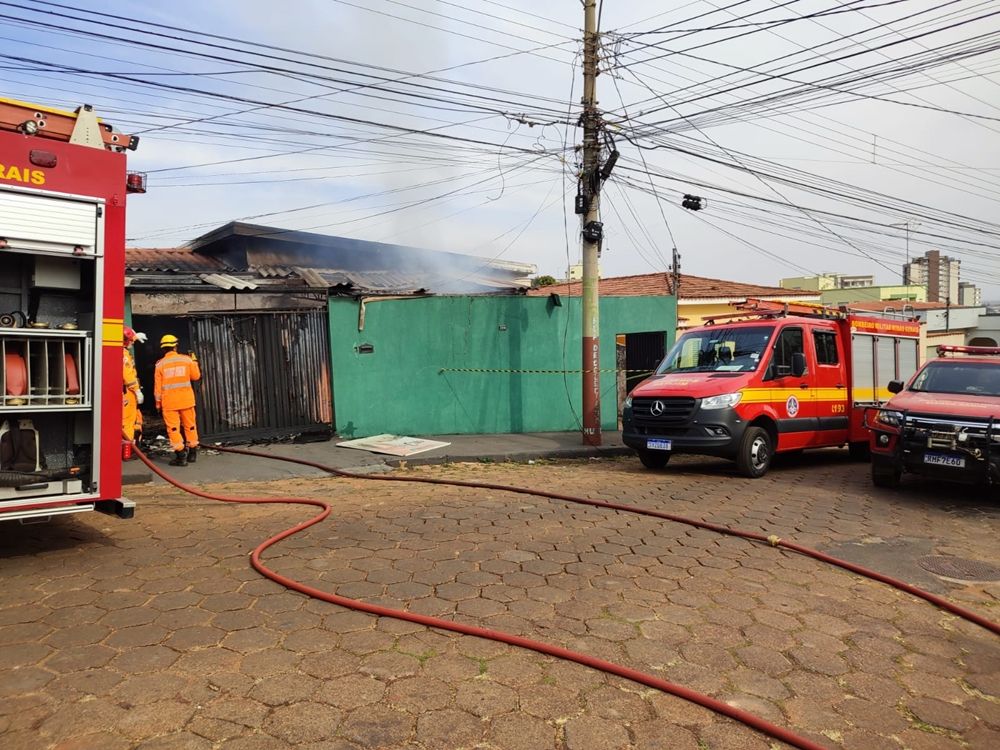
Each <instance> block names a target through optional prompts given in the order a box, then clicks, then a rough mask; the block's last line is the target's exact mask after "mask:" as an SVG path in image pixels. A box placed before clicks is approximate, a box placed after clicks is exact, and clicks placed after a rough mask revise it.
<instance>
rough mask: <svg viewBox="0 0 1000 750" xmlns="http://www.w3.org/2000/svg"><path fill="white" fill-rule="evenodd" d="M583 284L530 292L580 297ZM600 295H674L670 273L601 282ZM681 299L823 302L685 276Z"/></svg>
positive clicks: (814, 295) (792, 292) (809, 295)
mask: <svg viewBox="0 0 1000 750" xmlns="http://www.w3.org/2000/svg"><path fill="white" fill-rule="evenodd" d="M582 289H583V283H582V282H579V281H573V282H569V283H563V284H554V285H552V286H544V287H539V288H537V289H532V290H530V291H529V292H528V294H529V295H532V296H536V297H539V296H547V295H549V294H551V293H552V292H555V293H556V294H561V295H565V296H567V297H575V296H579V295H580V294H581V292H582ZM599 293H600V295H601V296H602V297H655V296H660V295H667V294H670V293H671V278H670V274H669V273H647V274H641V275H638V276H615V277H612V278H608V279H601V280H600V286H599ZM680 296H681V299H682V300H685V299H745V298H746V297H768V298H771V297H779V298H786V299H796V300H809V299H815V300H818V299H819V293H818V292H803V291H802V290H800V289H782V288H781V287H775V286H762V285H760V284H746V283H744V282H742V281H726V280H724V279H710V278H706V277H704V276H691V275H689V274H681V295H680Z"/></svg>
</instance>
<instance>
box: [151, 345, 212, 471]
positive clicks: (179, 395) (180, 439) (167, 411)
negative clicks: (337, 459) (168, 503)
mask: <svg viewBox="0 0 1000 750" xmlns="http://www.w3.org/2000/svg"><path fill="white" fill-rule="evenodd" d="M177 344H178V340H177V337H176V336H174V335H172V334H169V333H168V334H167V335H166V336H164V337H163V338H161V339H160V349H162V350H163V357H162V358H161V359H160V361H159V362H157V363H156V377H155V383H156V384H155V386H154V388H153V396H154V398H155V399H156V408H157V410H158V411H162V412H163V421H164V423H165V424H166V426H167V437H168V438H169V439H170V447H171V448H173V451H174V457H173V458H172V459H171V460H170V465H171V466H186V465H187V464H188V463H194V462H195V461H196V460H197V459H198V428H197V426H196V423H195V410H194V407H195V401H194V389H193V388H192V387H191V383H194V382H197V381H198V380H201V368H200V367H198V360H197V359H196V358H195V357H194V355H191V356H188V355H187V354H181V353H180V352H178V351H177ZM182 429H183V435H182V434H181V430H182Z"/></svg>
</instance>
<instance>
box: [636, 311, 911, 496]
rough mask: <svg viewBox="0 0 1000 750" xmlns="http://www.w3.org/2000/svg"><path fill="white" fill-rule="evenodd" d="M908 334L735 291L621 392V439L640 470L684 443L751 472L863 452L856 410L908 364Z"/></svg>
mask: <svg viewBox="0 0 1000 750" xmlns="http://www.w3.org/2000/svg"><path fill="white" fill-rule="evenodd" d="M919 344H920V324H919V323H918V322H915V321H910V320H893V319H888V318H875V317H864V316H859V315H852V314H849V313H848V312H846V311H842V310H834V309H830V308H824V307H821V306H818V305H808V304H781V303H774V302H766V301H761V300H747V301H746V302H745V303H742V304H739V305H737V306H736V312H734V313H731V314H727V315H724V316H719V317H717V318H715V319H713V320H711V321H709V322H708V324H707V325H705V326H702V327H700V328H694V329H692V330H689V331H685V332H684V334H683V335H682V336H681V337H680V338H679V339H678V340H677V343H675V344H674V346H673V347H672V348H671V350H670V351H669V352H668V353H667V356H666V357H665V358H664V360H663V362H662V363H661V364H660V366H659V367H658V368H657V370H656V372H655V373H654V374H653V375H652V376H651V377H649V378H647V379H646V380H644V381H643V382H642V383H640V384H639V385H638V386H636V387H635V388H634V389H633V390H632V392H631V393H630V394H629V396H628V398H627V399H626V400H625V405H624V408H623V411H622V439H623V441H624V443H625V444H626V445H628V446H629V447H631V448H634V449H635V451H636V452H637V453H638V454H639V459H640V461H642V464H643V465H644V466H646V467H647V468H651V469H658V468H663V467H664V466H665V465H666V464H667V462H668V461H669V460H670V457H671V456H672V455H674V454H675V453H694V454H699V455H708V456H721V457H724V458H730V459H733V460H735V461H736V465H737V467H738V469H739V471H740V473H741V474H743V475H744V476H747V477H751V478H756V477H760V476H763V475H764V474H765V473H766V472H767V470H768V468H769V467H770V465H771V460H772V458H773V456H774V455H775V453H783V452H791V451H799V450H803V449H806V448H826V447H831V446H843V445H849V446H850V447H851V449H852V451H854V452H856V453H858V454H865V453H866V449H867V445H868V433H867V431H866V429H865V425H864V413H865V408H866V407H871V406H877V405H880V404H881V403H882V402H883V401H886V400H888V398H889V397H890V396H891V393H890V392H889V390H888V386H889V383H890V381H893V380H905V379H907V378H909V377H910V375H912V374H913V373H914V372H916V369H917V364H918V359H919V354H918V353H919Z"/></svg>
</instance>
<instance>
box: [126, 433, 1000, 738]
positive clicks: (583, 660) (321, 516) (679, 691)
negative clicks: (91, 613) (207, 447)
mask: <svg viewBox="0 0 1000 750" xmlns="http://www.w3.org/2000/svg"><path fill="white" fill-rule="evenodd" d="M215 447H216V448H217V449H218V450H222V451H225V452H227V453H236V454H241V455H247V456H254V457H258V458H270V459H275V460H281V461H287V462H290V463H296V464H301V465H303V466H310V467H313V468H316V469H319V470H321V471H325V472H327V473H330V474H334V475H337V476H342V477H347V478H352V479H369V480H382V481H406V482H417V483H424V484H441V485H450V486H457V487H470V488H477V489H492V490H499V491H505V492H514V493H519V494H526V495H535V496H538V497H547V498H550V499H554V500H561V501H565V502H571V503H579V504H584V505H592V506H595V507H602V508H608V509H612V510H618V511H623V512H628V513H637V514H640V515H646V516H652V517H655V518H663V519H665V520H669V521H674V522H677V523H684V524H688V525H692V526H696V527H698V528H703V529H709V530H712V531H717V532H719V533H723V534H730V535H735V536H740V537H743V538H746V539H751V540H753V541H760V542H767V543H769V544H771V545H773V546H782V547H786V548H787V549H790V550H793V551H795V552H799V553H801V554H806V555H809V556H811V557H815V558H816V559H818V560H822V561H824V562H830V563H831V564H834V565H838V566H840V567H843V568H845V569H847V570H851V571H853V572H856V573H859V574H861V575H865V576H868V577H870V578H873V579H874V580H878V581H882V582H884V583H888V584H889V585H892V586H895V587H896V588H899V589H900V590H902V591H906V592H908V593H912V594H914V595H916V596H920V597H921V598H924V599H926V600H927V601H929V602H931V603H933V604H937V605H938V606H941V607H942V608H943V609H946V610H947V611H949V612H952V613H954V614H956V615H958V616H960V617H964V618H965V619H967V620H969V621H971V622H974V623H976V624H978V625H982V626H983V627H985V628H987V629H988V630H991V631H992V632H994V633H998V634H1000V624H997V623H993V622H990V621H989V620H986V619H985V618H982V617H980V616H979V615H976V614H975V613H973V612H970V611H967V610H964V609H963V608H961V607H958V606H957V605H954V604H952V603H951V602H948V601H946V600H944V599H941V598H940V597H936V596H934V595H933V594H930V593H928V592H925V591H922V590H921V589H918V588H916V587H913V586H910V585H909V584H906V583H904V582H902V581H896V580H895V579H892V578H890V577H889V576H884V575H882V574H880V573H877V572H875V571H869V570H867V569H866V568H862V567H861V566H855V565H854V564H853V563H849V562H846V561H844V560H839V559H837V558H834V557H830V556H828V555H824V554H823V553H821V552H818V551H815V550H811V549H809V548H807V547H802V546H800V545H797V544H794V543H791V542H784V541H782V540H780V539H777V538H776V537H767V536H764V535H763V534H757V533H754V532H743V531H738V530H734V529H730V528H728V527H726V526H720V525H718V524H712V523H707V522H705V521H697V520H694V519H688V518H684V517H682V516H674V515H672V514H668V513H662V512H660V511H655V510H651V509H647V508H637V507H632V506H627V505H621V504H618V503H606V502H602V501H597V500H589V499H587V498H580V497H575V496H572V495H562V494H559V493H554V492H546V491H542V490H529V489H526V488H521V487H508V486H505V485H495V484H488V483H479V482H463V481H457V480H445V479H434V478H430V477H401V476H387V475H366V474H355V473H353V472H348V471H343V470H341V469H336V468H333V467H330V466H325V465H323V464H319V463H316V462H312V461H306V460H303V459H296V458H287V457H283V456H273V455H269V454H266V453H260V452H258V451H249V450H243V449H236V448H223V447H219V446H215ZM136 455H138V456H139V458H140V459H141V460H142V461H143V463H145V464H146V466H148V467H149V468H150V469H151V470H152V471H153V472H154V473H156V474H157V475H158V476H160V477H161V478H163V479H164V480H165V481H167V482H169V483H170V484H172V485H174V486H175V487H177V488H179V489H181V490H184V491H185V492H188V493H190V494H192V495H196V496H198V497H203V498H206V499H209V500H219V501H222V502H231V503H249V504H292V505H311V506H313V507H316V508H320V509H321V510H320V511H319V512H318V513H317V514H316V515H314V516H313V517H312V518H310V519H308V520H306V521H303V522H301V523H298V524H296V525H295V526H292V527H290V528H288V529H285V530H284V531H282V532H280V533H278V534H275V535H274V536H272V537H270V538H268V539H266V540H264V541H263V542H261V543H260V544H259V545H257V547H256V548H255V549H254V550H253V552H252V553H251V555H250V562H251V564H252V565H253V567H254V569H255V570H256V571H257V572H258V573H260V574H261V575H263V576H264V577H266V578H269V579H270V580H272V581H274V582H275V583H278V584H280V585H282V586H285V587H286V588H288V589H291V590H292V591H297V592H299V593H302V594H305V595H306V596H310V597H313V598H315V599H319V600H321V601H325V602H330V603H331V604H336V605H338V606H341V607H345V608H348V609H353V610H357V611H360V612H367V613H369V614H372V615H376V616H378V617H391V618H394V619H399V620H406V621H409V622H415V623H417V624H420V625H424V626H426V627H430V628H437V629H439V630H448V631H451V632H455V633H461V634H463V635H471V636H476V637H478V638H486V639H488V640H493V641H499V642H501V643H507V644H509V645H512V646H517V647H519V648H525V649H529V650H531V651H536V652H538V653H541V654H546V655H548V656H553V657H556V658H558V659H565V660H567V661H572V662H576V663H577V664H582V665H583V666H586V667H590V668H592V669H597V670H599V671H602V672H606V673H608V674H613V675H616V676H618V677H623V678H625V679H627V680H631V681H633V682H637V683H639V684H642V685H646V686H648V687H651V688H654V689H656V690H660V691H662V692H665V693H669V694H671V695H675V696H677V697H679V698H683V699H684V700H687V701H690V702H692V703H695V704H697V705H699V706H702V707H704V708H707V709H710V710H712V711H715V712H716V713H718V714H721V715H723V716H726V717H728V718H731V719H734V720H736V721H739V722H741V723H743V724H745V725H747V726H748V727H751V728H753V729H755V730H757V731H758V732H761V733H763V734H766V735H768V736H770V737H773V738H774V739H777V740H780V741H782V742H785V743H787V744H789V745H791V746H792V747H796V748H799V749H800V750H826V749H825V748H824V746H823V745H820V744H818V743H816V742H813V741H812V740H810V739H808V738H805V737H802V736H799V735H797V734H795V733H794V732H791V731H790V730H787V729H784V728H783V727H780V726H778V725H776V724H773V723H771V722H769V721H766V720H765V719H762V718H760V717H759V716H755V715H754V714H751V713H749V712H747V711H743V710H741V709H739V708H736V707H734V706H730V705H729V704H728V703H724V702H723V701H720V700H717V699H715V698H712V697H711V696H708V695H704V694H703V693H699V692H697V691H695V690H691V689H690V688H686V687H684V686H682V685H677V684H675V683H672V682H670V681H668V680H664V679H662V678H659V677H656V676H654V675H650V674H646V673H644V672H640V671H638V670H635V669H631V668H629V667H625V666H623V665H620V664H615V663H614V662H609V661H605V660H603V659H598V658H596V657H593V656H589V655H588V654H584V653H581V652H578V651H572V650H569V649H566V648H562V647H560V646H554V645H552V644H548V643H544V642H542V641H536V640H532V639H529V638H524V637H521V636H517V635H513V634H510V633H504V632H502V631H497V630H490V629H487V628H480V627H477V626H474V625H465V624H463V623H458V622H453V621H451V620H444V619H440V618H437V617H430V616H427V615H421V614H417V613H414V612H408V611H406V610H402V609H393V608H390V607H383V606H380V605H377V604H369V603H367V602H363V601H360V600H358V599H350V598H348V597H343V596H338V595H337V594H332V593H330V592H327V591H323V590H321V589H317V588H314V587H312V586H308V585H306V584H303V583H301V582H299V581H295V580H293V579H291V578H288V577H286V576H283V575H281V574H280V573H278V572H277V571H274V570H272V569H270V568H268V567H267V566H266V565H265V564H264V563H263V562H262V561H261V555H262V554H263V553H264V551H265V550H267V549H268V548H269V547H272V546H273V545H275V544H277V543H279V542H281V541H282V540H284V539H287V538H288V537H290V536H293V535H294V534H297V533H299V532H300V531H303V530H305V529H307V528H309V527H310V526H313V525H315V524H317V523H320V522H321V521H323V520H325V519H326V518H327V516H329V515H330V512H331V508H330V505H329V504H328V503H326V502H324V501H322V500H315V499H312V498H303V497H284V498H282V497H277V498H249V497H233V496H228V495H217V494H213V493H209V492H204V491H203V490H199V489H197V488H195V487H192V486H190V485H187V484H184V483H183V482H180V481H178V480H177V479H175V478H173V477H171V476H170V475H169V474H167V473H166V472H165V471H163V470H162V469H160V468H159V467H158V466H156V465H155V464H154V463H153V462H152V461H151V460H150V459H149V458H148V457H147V456H146V455H145V454H144V453H142V452H141V451H139V450H136Z"/></svg>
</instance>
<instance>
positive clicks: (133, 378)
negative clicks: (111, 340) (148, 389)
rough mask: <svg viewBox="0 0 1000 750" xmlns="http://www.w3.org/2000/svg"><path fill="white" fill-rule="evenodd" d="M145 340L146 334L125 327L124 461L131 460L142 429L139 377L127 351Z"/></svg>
mask: <svg viewBox="0 0 1000 750" xmlns="http://www.w3.org/2000/svg"><path fill="white" fill-rule="evenodd" d="M145 340H146V334H144V333H136V332H135V331H133V330H132V329H131V328H129V327H128V326H126V327H125V331H124V336H123V339H122V343H123V348H122V353H123V357H122V437H123V438H125V440H126V441H127V442H126V444H125V450H124V453H123V455H122V458H124V459H125V460H126V461H127V460H130V459H132V458H133V455H132V441H134V440H135V435H136V431H137V430H141V429H142V415H141V414H140V413H139V405H140V404H142V402H143V395H142V387H141V386H140V385H139V375H138V373H137V372H136V369H135V359H134V358H133V357H132V352H130V351H129V349H130V348H131V347H132V345H133V344H135V342H136V341H138V342H140V343H142V342H144V341H145Z"/></svg>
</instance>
